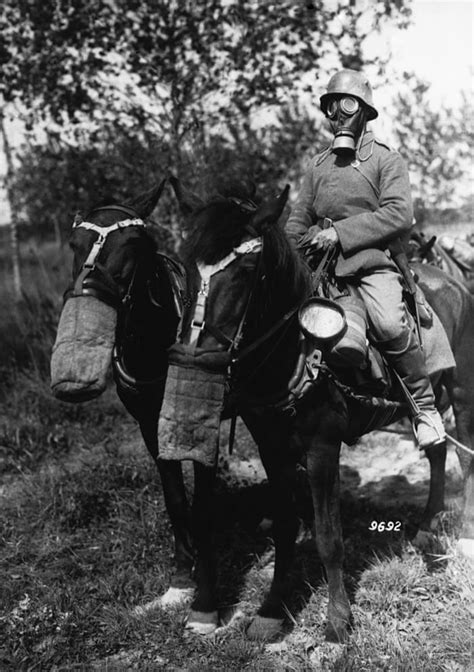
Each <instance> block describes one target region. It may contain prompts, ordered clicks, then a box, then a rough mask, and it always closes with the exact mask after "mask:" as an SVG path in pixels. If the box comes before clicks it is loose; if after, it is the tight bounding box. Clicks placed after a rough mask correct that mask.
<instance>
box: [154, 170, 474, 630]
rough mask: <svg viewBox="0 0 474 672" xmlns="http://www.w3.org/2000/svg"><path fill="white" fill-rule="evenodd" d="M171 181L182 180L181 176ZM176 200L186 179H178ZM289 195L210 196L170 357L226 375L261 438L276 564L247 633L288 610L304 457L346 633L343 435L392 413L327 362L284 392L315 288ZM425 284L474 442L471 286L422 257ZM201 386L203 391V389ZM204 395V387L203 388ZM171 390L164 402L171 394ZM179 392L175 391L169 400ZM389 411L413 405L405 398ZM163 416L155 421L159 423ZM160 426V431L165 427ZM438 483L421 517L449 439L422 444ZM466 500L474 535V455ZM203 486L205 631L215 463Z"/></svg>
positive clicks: (191, 254) (348, 438) (210, 624)
mask: <svg viewBox="0 0 474 672" xmlns="http://www.w3.org/2000/svg"><path fill="white" fill-rule="evenodd" d="M174 186H175V190H176V188H177V186H179V185H177V183H176V182H174ZM177 193H178V199H179V198H180V197H181V200H182V201H183V204H184V205H186V199H185V197H183V191H182V189H181V190H180V189H178V192H177ZM286 200H287V190H285V192H283V194H282V195H281V196H280V198H278V199H276V200H274V201H271V202H268V203H266V204H263V205H261V206H260V207H258V208H257V207H256V206H255V204H253V203H252V202H251V201H250V200H248V199H246V198H245V197H243V196H242V194H237V197H234V196H232V195H228V196H225V197H223V196H221V197H218V198H216V199H212V200H211V201H210V202H208V203H207V204H202V206H201V207H199V208H197V209H195V211H194V214H193V215H192V216H191V228H190V233H189V236H188V238H187V240H186V247H185V251H184V256H183V261H184V264H185V268H186V274H187V285H188V294H189V299H190V301H189V302H188V306H187V307H186V309H185V311H184V317H183V321H182V327H181V330H180V334H181V336H180V339H179V341H178V343H177V344H176V345H175V346H173V347H172V348H171V350H170V363H172V364H173V365H175V366H177V367H179V366H183V367H185V368H187V369H192V368H193V367H194V368H202V369H203V370H204V371H205V373H206V375H207V376H208V377H209V378H212V376H213V375H215V376H216V378H215V379H216V385H217V384H218V382H219V380H220V378H219V377H222V376H225V377H226V382H227V391H226V396H225V398H224V407H223V415H224V416H225V415H226V414H227V415H232V414H233V413H237V414H239V415H240V417H241V418H242V419H243V420H244V422H245V424H246V426H247V427H248V429H249V431H250V433H251V434H252V436H253V438H254V439H255V442H256V444H257V446H258V449H259V452H260V456H261V459H262V462H263V465H264V467H265V470H266V473H267V476H268V483H269V489H270V497H271V503H272V508H273V520H274V523H273V537H274V542H275V567H274V575H273V580H272V584H271V588H270V591H269V593H268V595H267V596H266V598H265V600H264V602H263V604H262V605H261V607H260V609H259V611H258V615H257V616H256V617H255V618H254V619H253V620H252V622H251V624H250V626H249V628H248V630H247V633H248V634H249V636H251V637H257V638H267V637H269V636H273V635H275V634H276V633H277V632H278V631H279V629H280V627H281V624H282V621H283V619H284V617H285V600H286V599H287V589H288V571H289V568H290V564H291V561H292V556H293V552H294V546H295V539H296V535H297V527H298V525H297V517H296V512H295V477H296V464H297V461H298V460H299V459H301V458H304V460H305V462H306V468H307V475H308V479H309V484H310V488H311V492H312V500H313V506H314V516H315V531H316V544H317V549H318V553H319V557H320V559H321V561H322V563H323V565H324V568H325V571H326V576H327V580H328V586H329V606H328V614H327V626H326V636H327V637H328V638H329V639H331V640H334V641H342V640H344V638H345V636H346V633H347V629H348V627H349V624H350V620H351V610H350V605H349V600H348V597H347V594H346V591H345V588H344V583H343V570H342V566H343V554H344V548H343V537H342V531H341V523H340V514H339V454H340V448H341V442H342V441H345V442H347V443H351V442H353V440H354V439H355V438H357V437H360V436H362V435H363V434H364V433H366V432H367V431H370V430H371V429H375V428H377V427H380V426H381V424H383V422H387V414H386V413H385V411H384V412H383V413H381V415H380V416H378V415H377V414H376V413H375V411H374V410H373V409H371V408H369V407H368V405H366V404H364V403H362V402H361V400H360V399H358V398H357V397H354V396H351V395H350V394H347V390H346V389H344V388H343V387H341V385H339V384H338V381H337V380H336V379H335V377H334V376H332V375H331V374H330V372H328V371H325V370H324V369H322V370H321V371H320V373H319V375H318V376H317V377H316V376H315V378H316V380H315V381H314V384H312V385H310V387H309V391H308V392H307V394H305V395H304V396H303V397H302V398H301V399H300V400H299V401H297V402H294V400H293V402H292V401H291V399H290V401H289V397H290V396H291V395H290V394H289V391H290V390H291V388H292V387H293V386H294V385H295V381H296V380H297V379H299V378H301V370H302V369H303V368H304V366H303V365H302V364H301V333H300V328H299V324H298V319H297V311H298V306H300V305H301V303H302V302H303V301H304V300H305V299H306V298H307V297H308V295H309V293H310V282H309V271H308V268H307V266H306V264H305V262H303V261H302V259H300V256H299V255H298V254H297V253H296V251H294V250H293V248H292V247H291V246H290V244H289V242H288V241H287V239H286V237H285V235H284V232H283V231H282V229H281V228H280V227H279V226H278V225H277V220H278V218H279V216H280V215H281V212H282V210H283V208H284V205H285V203H286ZM417 271H418V273H419V276H420V283H421V284H422V286H423V289H424V290H425V292H426V295H427V298H428V300H429V302H430V303H431V305H432V306H433V308H434V309H435V310H436V312H437V313H438V314H439V316H440V319H441V321H442V323H443V324H444V326H445V328H446V330H447V333H448V335H449V337H450V339H451V343H452V347H453V350H454V354H455V358H456V362H457V370H456V371H455V372H454V373H450V374H446V375H444V376H443V377H442V380H437V381H434V384H435V386H436V387H437V388H438V387H439V385H440V384H441V382H442V383H443V384H444V386H445V387H446V388H447V390H448V392H449V395H450V399H451V402H452V405H453V408H454V413H455V416H456V420H457V426H458V436H459V438H460V440H461V441H463V442H464V443H466V444H468V445H470V446H473V445H474V417H473V409H474V379H473V376H472V368H473V367H472V365H473V357H474V348H473V346H474V305H473V301H472V297H470V295H469V294H468V293H467V292H466V291H465V289H464V288H463V287H462V286H461V285H459V284H458V283H456V282H455V281H452V280H451V279H450V278H448V277H447V276H445V275H444V274H443V273H442V272H440V271H439V270H438V269H436V268H432V267H428V266H426V267H425V266H420V267H419V268H418V269H417ZM197 393H199V390H197ZM201 393H202V394H205V391H201ZM166 396H167V395H166V393H165V404H166V401H167V399H166ZM172 401H174V402H175V403H176V399H174V400H172ZM397 408H398V410H397V412H396V413H395V414H392V417H391V421H393V419H395V418H396V417H397V413H398V417H400V413H402V412H406V410H403V408H402V406H401V405H399V406H398V407H397ZM161 421H162V420H160V426H161ZM160 436H161V435H160ZM427 457H428V459H429V462H430V472H431V485H430V493H429V499H428V503H427V506H426V510H425V513H424V516H423V521H422V526H423V527H425V528H428V529H429V524H430V522H431V520H432V519H433V517H434V516H435V514H436V513H438V512H439V511H441V510H442V509H443V506H444V502H443V496H444V466H445V457H446V445H445V444H441V445H439V446H436V447H434V448H432V449H430V450H428V451H427ZM464 468H465V476H466V482H467V485H466V509H465V518H464V526H463V530H462V537H464V538H465V540H466V542H467V544H468V545H469V544H472V542H473V539H474V489H473V484H474V463H473V462H471V461H470V460H469V463H466V464H465V465H464ZM203 469H204V470H207V472H208V475H209V478H208V481H207V488H208V489H207V490H206V492H205V494H204V497H205V498H206V502H207V503H206V504H205V505H204V506H203V508H202V511H203V512H205V511H206V510H207V513H208V516H209V517H206V518H203V519H201V520H200V521H199V524H198V525H197V526H196V527H195V529H194V534H197V535H198V536H197V537H196V536H195V537H194V540H193V541H194V544H195V550H196V552H197V554H198V556H197V573H196V582H197V586H196V593H195V597H194V601H193V604H192V610H191V614H190V616H189V619H188V626H189V627H191V628H194V629H195V630H196V631H198V632H200V631H203V630H204V631H210V630H212V629H213V628H215V627H216V626H217V623H218V612H217V604H216V602H215V590H214V589H215V585H214V584H215V580H216V576H215V568H214V558H213V551H212V532H211V528H212V525H211V516H212V504H211V501H212V500H211V498H212V476H213V474H214V471H215V470H214V469H213V468H212V467H203Z"/></svg>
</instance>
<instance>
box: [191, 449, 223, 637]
mask: <svg viewBox="0 0 474 672" xmlns="http://www.w3.org/2000/svg"><path fill="white" fill-rule="evenodd" d="M215 480H216V468H215V467H207V466H204V465H202V464H200V463H199V462H195V463H194V497H193V506H192V533H193V541H194V548H195V553H196V555H195V557H196V564H195V580H196V593H195V596H194V599H193V602H192V604H191V611H190V613H189V615H188V618H187V621H186V628H187V629H188V630H192V631H193V632H195V633H196V634H199V635H209V634H212V633H213V632H214V631H215V630H216V628H217V626H218V622H219V614H218V611H217V605H216V597H215V588H216V560H215V551H214V543H213V542H214V539H213V536H214V530H213V528H214V515H213V507H214V504H215V499H214V486H215Z"/></svg>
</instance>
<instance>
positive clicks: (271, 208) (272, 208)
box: [252, 184, 290, 227]
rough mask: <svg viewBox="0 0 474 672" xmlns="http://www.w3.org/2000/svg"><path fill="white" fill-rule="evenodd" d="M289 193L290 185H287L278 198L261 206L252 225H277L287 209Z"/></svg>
mask: <svg viewBox="0 0 474 672" xmlns="http://www.w3.org/2000/svg"><path fill="white" fill-rule="evenodd" d="M289 193H290V185H289V184H287V185H286V187H285V188H284V189H283V191H282V192H281V194H280V195H279V196H278V198H275V199H272V200H271V201H267V202H265V203H263V205H261V206H260V208H259V209H258V210H257V212H256V213H255V215H254V216H253V219H252V224H253V225H254V226H257V227H258V226H262V224H270V223H271V224H273V223H276V222H277V221H278V219H279V218H280V215H281V213H282V212H283V210H284V208H285V205H286V202H287V200H288V194H289Z"/></svg>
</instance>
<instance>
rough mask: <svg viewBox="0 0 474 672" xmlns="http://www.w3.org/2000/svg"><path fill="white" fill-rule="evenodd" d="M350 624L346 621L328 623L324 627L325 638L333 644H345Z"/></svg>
mask: <svg viewBox="0 0 474 672" xmlns="http://www.w3.org/2000/svg"><path fill="white" fill-rule="evenodd" d="M347 635H348V624H347V623H346V622H345V621H341V622H340V623H337V624H336V623H331V622H328V623H326V627H325V628H324V638H325V640H326V641H327V642H331V643H333V644H343V643H344V642H345V641H346V640H347Z"/></svg>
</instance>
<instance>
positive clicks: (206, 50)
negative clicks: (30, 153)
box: [0, 0, 408, 160]
mask: <svg viewBox="0 0 474 672" xmlns="http://www.w3.org/2000/svg"><path fill="white" fill-rule="evenodd" d="M407 5H408V0H398V1H397V2H396V3H392V2H390V1H389V0H385V2H378V3H369V2H366V1H365V0H360V1H359V3H354V2H353V1H352V0H337V1H332V0H326V1H324V0H319V1H318V2H301V3H300V2H298V3H295V2H294V1H293V0H280V1H279V2H276V1H271V0H263V1H262V0H181V1H179V0H85V1H84V0H4V3H3V8H2V10H1V13H0V30H1V32H2V33H3V40H4V42H3V46H2V47H0V63H1V64H2V67H3V70H4V75H5V77H4V79H3V82H2V84H1V87H2V90H3V94H4V96H5V99H6V101H11V100H15V99H16V100H21V102H22V103H23V105H24V109H25V112H24V114H25V117H26V118H27V119H28V121H29V122H30V123H34V122H39V121H40V120H43V121H46V122H47V123H48V132H49V133H55V132H60V130H63V129H65V128H66V127H68V129H69V130H75V131H77V132H79V133H80V132H83V131H84V123H83V122H85V121H87V122H88V123H89V124H90V123H92V124H93V132H96V133H98V132H99V131H100V129H101V128H103V127H104V125H106V124H112V125H113V126H114V127H121V128H123V129H124V130H125V131H128V132H129V133H132V134H137V133H139V132H143V131H144V130H147V131H148V132H153V133H155V134H156V133H166V134H169V135H170V136H171V137H172V138H173V139H174V141H175V142H176V143H180V142H182V141H183V139H184V137H185V136H186V135H188V134H189V133H190V131H193V130H195V128H196V126H205V127H206V131H207V132H212V129H215V128H216V125H218V124H220V123H222V121H223V120H224V121H226V120H228V119H232V118H235V116H236V115H238V116H239V117H240V118H248V117H249V116H251V114H252V113H253V112H254V111H255V110H256V109H257V108H260V107H261V106H263V105H276V106H278V107H279V106H281V105H282V104H284V102H285V99H286V96H287V95H288V94H290V93H291V92H292V91H294V90H295V88H302V89H303V90H305V91H307V92H309V93H311V92H312V91H313V90H314V87H315V84H316V76H317V75H318V73H319V72H320V70H321V67H322V63H323V61H324V59H325V58H328V57H332V58H335V59H337V60H339V62H341V61H345V62H348V59H350V58H353V60H355V62H358V63H359V65H360V63H361V61H362V55H361V46H360V45H361V43H363V40H364V38H365V37H366V36H367V35H368V34H369V33H371V32H372V31H373V30H380V29H381V27H382V25H383V24H384V23H385V22H386V21H387V20H389V21H392V22H393V23H395V24H398V25H404V22H405V21H406V18H407V15H408V9H407ZM362 17H364V23H363V24H362V23H361V19H362ZM305 73H309V75H310V77H309V78H305V77H304V75H305ZM51 120H53V121H54V124H55V125H53V126H51V125H50V122H51ZM175 158H176V159H177V160H179V151H177V156H176V157H175Z"/></svg>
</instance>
